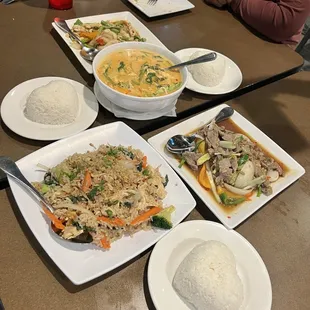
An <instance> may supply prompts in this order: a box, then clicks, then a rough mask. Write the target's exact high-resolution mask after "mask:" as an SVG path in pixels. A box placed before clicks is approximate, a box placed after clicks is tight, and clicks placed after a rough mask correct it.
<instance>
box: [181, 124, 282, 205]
mask: <svg viewBox="0 0 310 310" xmlns="http://www.w3.org/2000/svg"><path fill="white" fill-rule="evenodd" d="M223 124H227V125H229V126H228V127H230V128H234V126H235V127H236V128H237V126H236V125H235V124H234V123H233V122H232V121H231V120H227V121H225V122H223ZM194 134H195V137H196V140H195V149H194V150H193V151H192V152H189V151H187V152H184V153H182V155H180V158H179V159H180V165H179V168H182V166H183V165H184V164H185V165H187V166H188V168H190V169H191V170H192V171H194V172H195V173H196V174H197V178H198V181H199V183H200V185H201V186H202V187H204V188H206V189H207V190H210V191H212V193H213V196H214V198H215V200H216V201H217V202H218V203H220V204H223V205H225V206H235V205H238V204H240V203H242V202H244V201H246V200H249V199H251V198H250V197H251V196H252V195H254V194H256V196H258V197H260V196H261V195H266V196H268V195H271V194H272V183H273V182H276V181H277V180H278V179H279V178H280V177H283V175H284V169H283V166H282V165H281V164H280V163H278V162H277V161H276V160H275V159H274V158H272V157H271V156H270V155H269V154H268V153H267V152H266V151H264V150H263V149H262V148H261V147H260V146H259V145H258V144H257V143H256V142H254V141H252V140H251V139H250V138H249V137H247V136H246V135H245V134H243V133H240V132H238V130H237V129H236V131H234V130H228V129H227V128H226V126H218V125H217V124H216V123H215V122H214V121H213V122H211V123H210V124H209V125H206V126H203V127H202V128H200V129H199V130H197V132H195V133H194Z"/></svg>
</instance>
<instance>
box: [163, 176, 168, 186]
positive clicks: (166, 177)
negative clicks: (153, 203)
mask: <svg viewBox="0 0 310 310" xmlns="http://www.w3.org/2000/svg"><path fill="white" fill-rule="evenodd" d="M168 183H169V178H168V174H166V176H165V182H163V185H164V187H166V186H167V185H168Z"/></svg>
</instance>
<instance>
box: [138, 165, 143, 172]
mask: <svg viewBox="0 0 310 310" xmlns="http://www.w3.org/2000/svg"><path fill="white" fill-rule="evenodd" d="M137 170H138V171H140V172H141V171H142V163H140V164H139V165H137Z"/></svg>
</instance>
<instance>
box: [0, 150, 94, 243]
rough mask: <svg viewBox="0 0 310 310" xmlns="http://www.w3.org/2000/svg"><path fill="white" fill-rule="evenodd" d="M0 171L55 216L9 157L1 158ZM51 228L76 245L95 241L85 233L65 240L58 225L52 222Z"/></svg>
mask: <svg viewBox="0 0 310 310" xmlns="http://www.w3.org/2000/svg"><path fill="white" fill-rule="evenodd" d="M0 169H1V170H3V172H4V173H6V175H8V176H10V177H12V178H13V179H14V180H15V181H17V183H18V184H19V185H21V186H22V187H23V188H24V189H25V190H26V191H27V192H28V193H29V194H31V195H32V196H33V197H34V198H35V199H36V200H37V202H38V203H39V205H40V207H41V209H42V210H43V211H44V213H45V214H47V215H50V214H52V215H53V214H54V212H55V209H54V208H53V207H52V206H51V205H50V204H48V203H47V202H46V200H45V199H44V197H43V196H42V195H41V194H40V193H39V192H38V191H37V190H36V189H35V188H34V187H33V185H32V184H31V183H30V182H28V180H27V179H26V178H25V176H24V175H23V174H22V172H21V171H20V170H19V168H18V167H17V165H16V164H15V162H14V161H13V160H11V159H10V158H8V157H4V156H0ZM51 228H52V231H53V232H54V233H55V235H56V236H57V237H58V238H60V239H62V240H64V241H68V242H75V243H91V242H92V241H93V238H92V236H91V235H90V234H89V233H88V232H83V233H81V234H80V235H78V236H76V237H74V238H71V239H64V238H62V237H61V236H60V235H59V233H60V232H61V229H58V228H57V223H53V222H51Z"/></svg>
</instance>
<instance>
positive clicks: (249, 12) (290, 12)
mask: <svg viewBox="0 0 310 310" xmlns="http://www.w3.org/2000/svg"><path fill="white" fill-rule="evenodd" d="M231 8H232V10H233V11H234V12H235V13H237V14H239V15H240V16H241V17H242V19H243V20H244V21H245V22H246V23H247V24H248V25H250V26H251V27H253V28H254V29H256V30H257V31H259V32H260V33H262V34H264V35H265V36H267V37H268V38H270V39H272V40H274V41H276V42H284V41H287V40H290V38H291V37H292V36H294V35H296V34H298V32H299V31H300V30H301V29H302V27H303V25H304V23H305V21H306V19H307V17H308V15H309V13H310V12H309V11H310V1H309V0H277V1H275V2H274V1H271V0H232V3H231Z"/></svg>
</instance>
